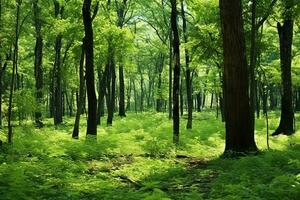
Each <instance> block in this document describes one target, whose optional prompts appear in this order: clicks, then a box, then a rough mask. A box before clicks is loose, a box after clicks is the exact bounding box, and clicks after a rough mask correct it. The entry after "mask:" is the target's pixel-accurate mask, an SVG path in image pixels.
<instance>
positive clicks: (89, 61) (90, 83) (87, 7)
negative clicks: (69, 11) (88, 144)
mask: <svg viewBox="0 0 300 200" xmlns="http://www.w3.org/2000/svg"><path fill="white" fill-rule="evenodd" d="M96 9H97V8H96ZM94 13H95V12H94ZM82 16H83V23H84V32H85V38H84V52H85V77H86V88H87V96H88V119H87V132H86V134H87V135H97V97H96V92H95V75H94V33H93V17H92V16H91V0H84V1H83V7H82Z"/></svg>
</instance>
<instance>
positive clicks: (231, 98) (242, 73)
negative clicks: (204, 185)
mask: <svg viewBox="0 0 300 200" xmlns="http://www.w3.org/2000/svg"><path fill="white" fill-rule="evenodd" d="M220 11H221V12H220V13H221V24H222V34H223V49H224V92H225V93H224V98H225V104H224V105H225V121H226V147H225V153H228V152H236V153H242V152H243V153H244V152H249V151H256V150H257V147H256V144H255V141H254V131H253V129H252V126H251V111H250V105H249V87H248V86H249V85H248V82H249V81H248V77H249V76H248V66H247V59H246V47H245V36H244V29H243V19H242V5H241V0H231V1H228V0H220Z"/></svg>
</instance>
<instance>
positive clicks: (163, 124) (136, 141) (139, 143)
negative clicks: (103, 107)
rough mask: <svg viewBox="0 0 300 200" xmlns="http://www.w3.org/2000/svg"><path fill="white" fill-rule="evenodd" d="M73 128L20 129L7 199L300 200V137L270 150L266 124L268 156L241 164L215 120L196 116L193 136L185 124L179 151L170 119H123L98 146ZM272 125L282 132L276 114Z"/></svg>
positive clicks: (6, 170)
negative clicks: (225, 155) (228, 154)
mask: <svg viewBox="0 0 300 200" xmlns="http://www.w3.org/2000/svg"><path fill="white" fill-rule="evenodd" d="M206 118H207V119H206ZM141 119H143V120H141ZM198 119H199V120H198ZM66 121H67V124H66V125H62V126H59V127H56V128H55V127H53V126H50V125H48V126H45V127H44V128H43V129H41V130H38V129H35V128H34V127H33V126H30V125H24V126H22V127H16V128H15V143H14V145H13V147H7V146H4V147H3V148H2V149H1V152H0V199H1V200H2V199H3V200H5V199H49V200H50V199H55V200H56V199H120V200H121V199H122V200H123V199H137V200H140V199H147V200H149V199H150V200H151V199H153V200H156V199H270V200H272V199H274V200H275V199H292V200H293V199H295V200H296V199H297V200H298V199H300V160H299V158H300V137H299V132H298V133H297V134H295V135H294V136H292V137H286V136H279V137H274V138H271V140H270V144H271V148H272V149H273V150H270V151H265V150H264V149H265V148H266V146H265V143H266V142H265V133H264V132H265V122H264V119H260V120H258V121H257V134H256V140H257V143H258V146H259V148H260V149H262V153H261V154H259V155H256V156H248V157H243V158H240V159H220V158H219V155H220V154H221V153H222V151H223V148H224V124H223V123H221V122H220V121H219V120H216V119H215V115H214V113H201V114H196V116H195V121H194V128H193V130H185V129H184V127H185V126H184V125H185V122H186V121H184V120H183V121H182V128H181V144H180V146H179V148H178V149H177V150H176V151H175V148H174V146H173V144H172V143H171V141H172V134H171V133H172V129H171V122H170V121H168V120H166V116H165V115H163V114H153V113H151V114H149V113H145V114H138V115H135V114H129V116H128V117H127V118H126V119H121V118H117V119H116V121H115V123H114V125H113V126H112V127H105V126H101V128H99V134H98V139H97V141H95V142H86V140H85V137H84V136H82V137H81V139H80V140H73V139H71V135H70V134H71V133H72V128H73V127H72V126H70V125H69V124H71V122H72V121H73V119H67V120H66ZM270 121H271V123H270V124H271V127H275V126H276V124H277V121H278V119H277V118H276V115H275V114H271V120H270ZM46 123H47V124H48V122H46ZM49 124H50V122H49ZM81 132H82V133H84V132H85V125H84V123H83V124H82V126H81ZM0 137H3V135H2V134H1V133H0Z"/></svg>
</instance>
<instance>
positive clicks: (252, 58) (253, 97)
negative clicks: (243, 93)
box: [249, 0, 257, 131]
mask: <svg viewBox="0 0 300 200" xmlns="http://www.w3.org/2000/svg"><path fill="white" fill-rule="evenodd" d="M256 5H257V2H256V0H252V7H251V13H252V16H251V48H250V67H249V74H250V112H251V129H252V131H254V129H255V108H256V106H257V105H256V103H257V102H256V99H257V98H256V97H257V96H256V79H255V70H256V35H257V34H256V33H257V28H256Z"/></svg>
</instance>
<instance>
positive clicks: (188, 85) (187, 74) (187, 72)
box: [181, 1, 193, 129]
mask: <svg viewBox="0 0 300 200" xmlns="http://www.w3.org/2000/svg"><path fill="white" fill-rule="evenodd" d="M185 12H186V11H185V9H184V1H182V2H181V14H182V23H183V26H182V27H183V34H184V42H185V43H186V44H187V43H188V33H187V21H186V16H185V15H186V14H185ZM184 51H185V80H186V81H185V82H186V83H185V84H186V95H187V108H188V121H187V125H186V128H187V129H192V127H193V96H192V88H193V86H192V83H193V82H192V78H191V69H190V56H189V51H188V49H187V48H186V47H185V48H184Z"/></svg>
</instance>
